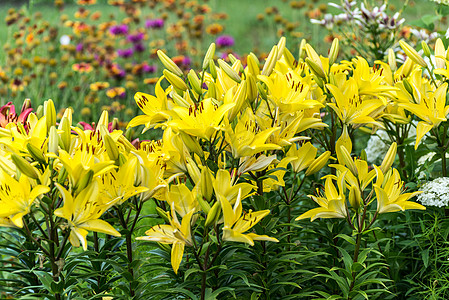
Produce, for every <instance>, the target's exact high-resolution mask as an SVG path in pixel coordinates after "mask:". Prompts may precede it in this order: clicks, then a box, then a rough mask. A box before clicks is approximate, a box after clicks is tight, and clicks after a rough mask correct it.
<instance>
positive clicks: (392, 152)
mask: <svg viewBox="0 0 449 300" xmlns="http://www.w3.org/2000/svg"><path fill="white" fill-rule="evenodd" d="M397 149H398V145H397V144H396V142H394V143H393V144H391V146H390V148H389V149H388V152H387V154H385V157H384V160H383V161H382V164H381V165H380V169H381V171H382V172H383V173H386V172H387V171H388V170H389V169H390V168H391V166H392V165H393V162H394V159H395V157H396V152H397Z"/></svg>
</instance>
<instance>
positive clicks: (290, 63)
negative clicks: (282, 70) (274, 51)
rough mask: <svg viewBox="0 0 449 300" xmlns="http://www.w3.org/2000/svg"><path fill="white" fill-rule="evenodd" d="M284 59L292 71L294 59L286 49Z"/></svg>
mask: <svg viewBox="0 0 449 300" xmlns="http://www.w3.org/2000/svg"><path fill="white" fill-rule="evenodd" d="M284 59H285V61H286V62H287V65H288V66H289V67H290V68H292V69H293V68H294V67H295V61H296V60H295V57H294V56H293V54H292V53H291V52H290V50H288V49H287V48H284Z"/></svg>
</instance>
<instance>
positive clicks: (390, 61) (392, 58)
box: [388, 48, 398, 72]
mask: <svg viewBox="0 0 449 300" xmlns="http://www.w3.org/2000/svg"><path fill="white" fill-rule="evenodd" d="M388 65H389V66H390V69H391V71H392V72H394V71H396V70H397V68H398V67H397V65H396V55H395V54H394V50H393V49H391V48H390V49H388Z"/></svg>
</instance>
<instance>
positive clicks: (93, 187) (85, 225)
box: [54, 181, 120, 250]
mask: <svg viewBox="0 0 449 300" xmlns="http://www.w3.org/2000/svg"><path fill="white" fill-rule="evenodd" d="M56 187H57V188H58V190H59V192H60V193H61V195H62V198H63V199H64V206H63V207H61V208H58V209H56V210H55V212H54V214H55V216H58V217H60V218H63V219H66V220H67V222H68V224H69V227H70V236H69V241H70V243H71V244H72V245H73V246H74V247H79V246H80V243H81V245H82V247H83V249H84V250H87V239H86V236H87V233H88V231H95V232H101V233H106V234H109V235H113V236H120V233H119V232H118V231H117V230H115V229H114V228H113V227H112V226H111V225H110V224H109V223H107V222H106V221H104V220H101V219H100V217H101V215H102V214H103V213H104V212H105V211H106V210H107V209H108V208H109V206H108V205H105V204H103V203H102V202H101V201H100V195H99V193H100V189H99V184H98V182H97V181H93V182H92V183H91V184H89V185H88V186H87V187H86V188H85V189H83V190H82V191H81V192H79V193H78V195H77V196H76V197H73V196H72V194H71V193H70V192H69V191H67V190H66V189H65V188H64V187H63V186H62V185H60V184H58V183H56Z"/></svg>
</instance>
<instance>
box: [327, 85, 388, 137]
mask: <svg viewBox="0 0 449 300" xmlns="http://www.w3.org/2000/svg"><path fill="white" fill-rule="evenodd" d="M326 87H327V88H328V89H329V91H330V92H331V93H332V94H333V96H334V98H335V103H328V104H327V105H328V106H329V107H330V108H332V109H333V110H334V111H335V113H336V114H337V116H338V118H339V119H340V120H341V121H342V122H343V123H344V124H354V125H359V124H374V125H377V126H379V127H382V128H383V125H382V124H381V123H379V122H377V121H376V120H374V118H373V117H372V116H371V114H373V113H375V112H376V111H377V110H378V109H379V108H381V107H382V106H383V105H384V104H383V102H382V100H380V99H367V98H365V97H362V96H361V95H360V94H359V91H358V86H357V83H356V80H355V79H354V78H352V77H351V78H349V79H348V80H347V81H346V82H345V84H344V85H343V87H342V88H341V89H340V88H338V87H337V86H335V85H332V84H327V85H326Z"/></svg>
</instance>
